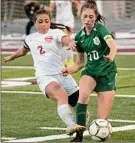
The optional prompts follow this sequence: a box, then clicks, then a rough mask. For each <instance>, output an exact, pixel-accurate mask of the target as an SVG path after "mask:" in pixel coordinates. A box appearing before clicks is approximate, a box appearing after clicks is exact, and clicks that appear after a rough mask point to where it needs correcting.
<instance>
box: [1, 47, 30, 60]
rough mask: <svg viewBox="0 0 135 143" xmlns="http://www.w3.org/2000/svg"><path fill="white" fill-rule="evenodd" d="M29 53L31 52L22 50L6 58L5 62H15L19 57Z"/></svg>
mask: <svg viewBox="0 0 135 143" xmlns="http://www.w3.org/2000/svg"><path fill="white" fill-rule="evenodd" d="M28 52H29V49H26V48H20V49H18V50H17V51H16V52H15V53H13V54H12V55H10V56H7V57H4V58H3V61H4V62H8V61H11V60H14V59H16V58H19V57H22V56H24V55H26V54H27V53H28Z"/></svg>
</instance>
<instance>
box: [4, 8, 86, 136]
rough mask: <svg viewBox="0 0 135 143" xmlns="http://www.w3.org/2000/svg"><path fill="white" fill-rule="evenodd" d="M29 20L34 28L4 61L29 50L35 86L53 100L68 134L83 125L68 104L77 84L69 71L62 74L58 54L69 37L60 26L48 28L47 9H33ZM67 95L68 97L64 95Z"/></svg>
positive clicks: (76, 88)
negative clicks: (78, 123) (35, 81)
mask: <svg viewBox="0 0 135 143" xmlns="http://www.w3.org/2000/svg"><path fill="white" fill-rule="evenodd" d="M33 20H34V25H35V28H36V29H37V32H35V33H33V34H30V35H28V36H26V38H25V41H24V46H23V47H22V48H20V49H18V51H16V52H15V53H13V54H12V55H10V56H7V57H5V58H4V59H3V60H4V61H5V62H8V61H11V60H14V59H16V58H18V57H21V56H24V55H26V54H27V53H28V52H29V51H30V52H31V55H32V58H33V61H34V68H35V71H36V72H35V75H36V79H37V83H38V85H39V88H40V90H41V91H42V92H43V94H44V95H46V96H47V97H48V98H50V99H51V100H53V101H55V102H57V105H58V107H57V112H58V115H59V116H60V118H61V120H62V121H63V122H64V123H65V124H66V126H67V130H66V133H67V134H68V135H71V134H73V133H74V132H76V131H82V130H85V127H84V126H80V125H77V124H76V122H75V119H74V117H73V114H72V112H71V110H70V108H69V105H68V100H70V101H69V104H70V105H71V106H74V104H76V103H75V102H77V101H75V102H74V100H75V99H74V98H76V97H75V96H76V95H75V94H77V92H78V86H77V84H76V82H75V80H74V79H73V78H72V76H71V75H68V76H66V77H65V76H63V75H62V73H61V70H62V68H63V67H64V66H63V63H62V59H61V55H60V49H61V48H62V46H61V45H62V44H66V45H68V44H69V43H70V42H71V40H70V38H69V37H68V36H67V35H65V33H64V32H63V31H62V30H60V29H51V17H50V13H49V11H47V10H38V11H36V12H35V14H34V17H33ZM68 95H69V98H70V96H71V97H72V98H71V99H68ZM77 99H78V98H77Z"/></svg>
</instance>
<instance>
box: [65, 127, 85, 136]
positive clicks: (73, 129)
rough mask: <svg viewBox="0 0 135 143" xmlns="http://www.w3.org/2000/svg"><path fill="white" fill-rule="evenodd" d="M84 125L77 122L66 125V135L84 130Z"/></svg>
mask: <svg viewBox="0 0 135 143" xmlns="http://www.w3.org/2000/svg"><path fill="white" fill-rule="evenodd" d="M85 130H86V127H84V126H81V125H78V124H73V125H71V126H69V127H67V130H66V134H67V135H73V133H75V132H77V131H85Z"/></svg>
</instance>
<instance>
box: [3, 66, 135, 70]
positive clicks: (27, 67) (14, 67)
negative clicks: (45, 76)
mask: <svg viewBox="0 0 135 143" xmlns="http://www.w3.org/2000/svg"><path fill="white" fill-rule="evenodd" d="M10 68H12V69H34V68H33V67H31V66H2V69H10ZM118 70H125V71H126V70H135V68H118Z"/></svg>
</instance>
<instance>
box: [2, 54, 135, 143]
mask: <svg viewBox="0 0 135 143" xmlns="http://www.w3.org/2000/svg"><path fill="white" fill-rule="evenodd" d="M3 56H6V55H2V58H3ZM134 56H135V55H117V57H116V63H117V66H118V69H119V70H118V77H117V91H116V94H117V95H118V94H120V95H123V96H125V97H126V98H124V97H116V98H115V101H114V105H113V108H112V112H111V114H110V116H109V119H113V120H129V121H128V122H126V121H125V122H124V121H123V122H113V121H112V122H111V124H112V126H113V127H121V126H127V125H134V126H135V110H134V108H135V58H134ZM2 66H8V67H9V66H28V67H29V66H32V58H31V55H27V56H25V57H22V58H20V59H16V60H14V61H12V62H10V63H7V64H5V63H3V61H2ZM121 68H122V69H121ZM133 68H134V69H133ZM1 75H2V76H1V79H2V80H7V79H9V78H23V77H33V76H34V69H23V68H20V69H15V68H12V67H10V68H4V67H3V68H2V72H1ZM79 75H80V72H78V73H76V74H74V75H73V76H74V78H75V79H76V81H77V82H78V80H79ZM2 91H8V92H7V93H2V94H1V97H2V101H1V115H2V116H1V127H2V129H1V137H2V141H6V140H8V138H16V139H25V138H33V137H47V136H51V135H60V134H65V131H63V130H53V129H52V130H49V129H48V130H45V129H44V130H43V129H40V127H52V128H53V127H59V128H65V125H64V124H63V122H62V121H61V120H60V119H59V117H58V115H57V112H56V104H55V103H53V102H52V101H51V100H49V99H47V98H45V97H44V96H43V95H42V94H41V93H40V90H39V88H38V86H37V85H36V84H34V85H29V86H17V87H2ZM11 91H15V93H12V92H11ZM20 91H24V92H25V91H26V93H19V92H20ZM29 92H35V93H37V94H35V93H33V94H27V93H29ZM128 95H133V97H132V98H131V97H129V98H127V96H128ZM88 109H89V112H90V121H89V122H91V121H92V120H94V119H95V118H96V97H95V96H92V97H91V99H90V104H89V106H88ZM130 121H131V122H130ZM70 140H71V138H66V139H55V136H53V137H52V140H50V141H49V140H47V138H46V140H44V141H43V140H40V141H38V142H45V141H46V142H69V141H70ZM90 141H91V139H90V137H89V136H86V137H85V138H84V142H90ZM116 141H118V142H135V129H134V130H131V129H129V130H125V131H119V132H114V133H113V135H112V137H111V138H110V139H109V142H116Z"/></svg>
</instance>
